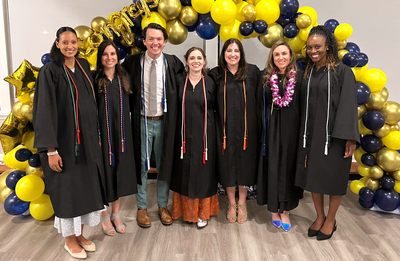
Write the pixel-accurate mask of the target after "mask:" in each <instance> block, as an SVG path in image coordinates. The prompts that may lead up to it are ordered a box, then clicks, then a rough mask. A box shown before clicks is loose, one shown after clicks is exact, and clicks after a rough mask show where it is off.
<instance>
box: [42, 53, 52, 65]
mask: <svg viewBox="0 0 400 261" xmlns="http://www.w3.org/2000/svg"><path fill="white" fill-rule="evenodd" d="M40 60H41V61H42V63H43V65H45V64H46V63H49V62H51V59H50V54H49V53H45V54H43V55H42V58H41V59H40Z"/></svg>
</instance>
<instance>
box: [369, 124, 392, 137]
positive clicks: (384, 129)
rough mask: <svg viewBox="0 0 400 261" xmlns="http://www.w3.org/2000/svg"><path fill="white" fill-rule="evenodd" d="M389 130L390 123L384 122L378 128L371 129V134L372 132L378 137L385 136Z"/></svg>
mask: <svg viewBox="0 0 400 261" xmlns="http://www.w3.org/2000/svg"><path fill="white" fill-rule="evenodd" d="M389 132H390V125H388V124H385V125H383V127H382V128H380V129H379V130H373V131H372V134H374V135H375V136H376V137H378V138H382V137H385V136H386V135H388V134H389Z"/></svg>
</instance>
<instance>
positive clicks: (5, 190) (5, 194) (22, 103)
mask: <svg viewBox="0 0 400 261" xmlns="http://www.w3.org/2000/svg"><path fill="white" fill-rule="evenodd" d="M38 71H39V68H37V67H34V66H32V65H31V64H30V63H29V62H28V61H26V60H25V61H23V62H22V64H21V65H20V67H19V68H18V69H17V70H16V71H15V72H14V73H13V74H11V75H9V76H7V77H6V78H5V79H4V80H6V81H8V82H9V83H12V84H13V85H14V86H15V90H16V97H17V98H18V101H17V102H16V103H14V105H13V108H12V111H11V112H10V114H9V115H8V117H7V119H6V120H5V121H4V123H3V124H2V125H1V127H0V138H1V144H2V147H3V151H4V153H5V155H4V157H3V161H4V163H5V164H6V165H7V166H8V167H9V168H10V169H9V170H7V171H5V172H3V173H2V174H1V175H0V202H1V203H3V204H4V210H5V211H6V212H7V213H8V214H10V215H27V214H31V215H32V217H34V218H35V219H37V220H46V219H48V218H50V217H51V216H52V215H53V214H54V210H53V206H52V204H51V201H50V197H49V196H48V195H47V194H44V188H45V185H44V181H43V178H44V174H43V169H42V167H41V166H40V165H41V164H40V159H39V155H38V154H37V150H36V149H35V148H33V143H34V137H35V133H34V132H33V130H32V123H31V121H32V107H33V97H34V90H35V81H36V78H37V75H38Z"/></svg>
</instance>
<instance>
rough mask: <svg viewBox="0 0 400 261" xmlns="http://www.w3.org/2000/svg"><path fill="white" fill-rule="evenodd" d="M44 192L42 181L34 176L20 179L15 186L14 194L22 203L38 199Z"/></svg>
mask: <svg viewBox="0 0 400 261" xmlns="http://www.w3.org/2000/svg"><path fill="white" fill-rule="evenodd" d="M43 191H44V182H43V179H41V178H40V177H38V176H36V175H26V176H24V177H22V178H21V179H20V180H19V181H18V183H17V185H16V186H15V193H16V194H17V196H18V198H20V199H21V200H23V201H33V200H36V199H38V198H39V197H40V196H41V195H42V194H43Z"/></svg>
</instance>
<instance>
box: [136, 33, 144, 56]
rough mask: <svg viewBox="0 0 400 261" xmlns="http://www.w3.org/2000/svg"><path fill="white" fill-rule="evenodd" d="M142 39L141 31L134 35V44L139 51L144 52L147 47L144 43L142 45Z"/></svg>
mask: <svg viewBox="0 0 400 261" xmlns="http://www.w3.org/2000/svg"><path fill="white" fill-rule="evenodd" d="M143 39H144V38H143V35H142V33H141V32H139V33H137V34H136V35H135V45H136V46H137V48H139V49H140V50H141V51H143V52H144V51H146V50H147V47H146V45H144V43H143Z"/></svg>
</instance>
